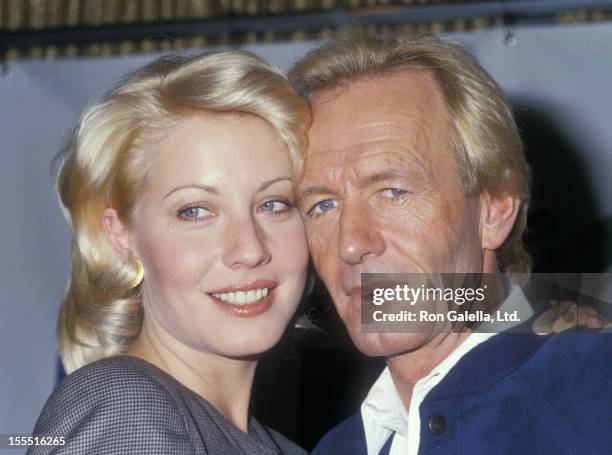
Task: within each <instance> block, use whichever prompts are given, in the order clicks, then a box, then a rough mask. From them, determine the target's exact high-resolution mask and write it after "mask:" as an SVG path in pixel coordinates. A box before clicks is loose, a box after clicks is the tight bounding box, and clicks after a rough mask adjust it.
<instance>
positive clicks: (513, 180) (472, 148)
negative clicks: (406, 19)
mask: <svg viewBox="0 0 612 455" xmlns="http://www.w3.org/2000/svg"><path fill="white" fill-rule="evenodd" d="M405 71H429V72H431V73H432V74H433V75H434V77H435V78H436V80H437V82H438V84H439V87H440V89H441V90H442V93H443V95H444V98H445V101H446V104H447V106H448V110H449V113H450V118H451V122H452V130H453V131H451V139H452V141H453V143H454V146H455V149H456V152H457V162H458V168H459V173H460V177H461V180H462V182H463V184H464V192H465V194H466V196H467V197H474V196H476V195H478V194H480V193H481V192H482V191H487V192H489V193H490V194H491V195H492V196H501V195H510V196H512V197H516V198H519V199H520V200H521V206H520V209H519V214H518V217H517V220H516V223H515V225H514V227H513V229H512V232H511V233H510V235H509V236H508V238H507V239H506V241H505V243H504V244H503V245H502V246H501V247H500V248H499V250H498V251H497V261H498V267H499V270H500V271H504V272H508V273H510V274H514V273H527V272H529V270H530V268H531V261H530V259H529V255H528V254H527V252H526V250H525V248H524V246H523V242H522V237H523V233H524V232H525V228H526V225H527V205H528V201H529V180H530V173H529V167H528V165H527V161H526V159H525V155H524V152H523V144H522V141H521V138H520V135H519V132H518V128H517V126H516V123H515V121H514V116H513V112H512V108H511V106H510V103H509V102H508V100H507V99H506V97H505V96H504V94H503V92H502V90H501V89H500V87H499V86H498V85H497V84H496V83H495V81H494V80H493V79H492V78H491V76H489V74H488V73H487V72H486V71H485V70H484V69H483V68H482V67H481V66H480V65H479V64H478V62H477V61H476V59H475V58H474V57H473V56H472V55H470V54H469V53H468V52H467V51H466V50H465V49H464V48H462V47H461V46H459V45H456V44H453V43H449V42H443V41H441V40H439V39H437V38H436V37H434V36H431V35H415V36H412V37H401V38H398V37H389V38H385V37H376V36H373V35H371V34H369V33H368V32H367V31H366V29H365V28H363V27H360V26H357V25H350V26H348V27H345V28H344V29H342V30H341V31H339V32H338V33H337V34H336V35H335V36H333V37H332V38H331V39H330V40H329V41H328V42H327V43H325V44H324V45H323V46H321V47H319V48H317V49H315V50H313V51H311V52H310V53H309V54H308V55H306V57H304V58H303V59H302V60H300V61H299V62H297V63H296V64H295V66H294V67H293V68H292V70H291V71H290V72H289V80H290V81H291V83H292V85H293V87H294V89H295V90H296V92H297V93H298V94H299V95H301V96H303V97H305V98H306V99H309V100H312V99H313V98H314V97H315V96H316V95H317V94H318V93H320V92H322V91H325V90H328V89H332V88H336V87H339V86H343V85H347V84H350V83H351V82H355V81H362V80H367V79H370V78H373V77H376V76H384V75H388V74H394V73H398V72H405ZM373 102H376V100H373Z"/></svg>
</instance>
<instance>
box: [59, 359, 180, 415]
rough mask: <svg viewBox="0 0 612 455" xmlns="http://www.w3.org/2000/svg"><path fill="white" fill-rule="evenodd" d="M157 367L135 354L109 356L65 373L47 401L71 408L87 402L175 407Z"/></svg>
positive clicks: (87, 403) (85, 404) (96, 404)
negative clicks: (130, 355) (133, 355)
mask: <svg viewBox="0 0 612 455" xmlns="http://www.w3.org/2000/svg"><path fill="white" fill-rule="evenodd" d="M156 371H157V369H156V368H155V367H153V366H152V365H150V364H148V363H147V362H146V361H144V360H141V359H138V358H136V357H129V356H112V357H107V358H104V359H101V360H97V361H95V362H92V363H90V364H88V365H85V366H83V367H81V368H79V369H78V370H76V371H74V372H73V373H71V374H70V375H68V376H66V377H65V378H64V379H63V380H62V381H61V382H60V383H59V384H58V386H57V387H56V388H55V390H54V391H53V393H52V394H51V396H50V397H49V400H48V401H49V402H55V403H57V404H58V405H60V406H61V405H63V404H64V403H63V402H66V403H65V404H66V405H69V406H71V407H73V406H74V405H75V404H76V403H78V404H79V405H80V406H85V407H88V405H95V406H102V405H104V404H107V405H109V406H112V405H113V404H114V403H119V404H120V405H121V406H122V407H123V408H125V407H126V406H130V407H136V406H149V407H153V406H154V407H156V408H159V406H160V405H162V404H166V405H168V406H169V407H173V406H175V405H174V403H173V400H172V398H171V396H170V394H169V392H168V390H167V389H166V387H164V384H163V381H161V380H160V378H159V377H158V376H157V375H156Z"/></svg>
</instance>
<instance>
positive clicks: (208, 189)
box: [162, 183, 219, 200]
mask: <svg viewBox="0 0 612 455" xmlns="http://www.w3.org/2000/svg"><path fill="white" fill-rule="evenodd" d="M186 189H199V190H204V191H206V192H208V193H211V194H215V195H217V194H219V191H217V188H215V187H214V186H210V185H202V184H199V183H188V184H187V185H181V186H177V187H176V188H172V189H171V190H170V191H168V192H167V193H166V195H165V196H164V197H163V198H162V200H164V199H166V198H167V197H168V196H170V195H171V194H172V193H174V192H176V191H179V190H186Z"/></svg>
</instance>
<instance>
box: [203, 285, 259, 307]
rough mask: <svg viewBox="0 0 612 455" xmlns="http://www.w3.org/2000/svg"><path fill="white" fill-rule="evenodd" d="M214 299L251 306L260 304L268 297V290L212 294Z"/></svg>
mask: <svg viewBox="0 0 612 455" xmlns="http://www.w3.org/2000/svg"><path fill="white" fill-rule="evenodd" d="M211 295H212V296H213V297H214V298H216V299H219V300H222V301H224V302H227V303H231V304H233V305H249V304H251V303H255V302H258V301H259V300H261V299H263V298H264V297H265V296H267V295H268V288H259V289H251V290H250V291H247V292H243V291H236V292H218V293H213V294H211Z"/></svg>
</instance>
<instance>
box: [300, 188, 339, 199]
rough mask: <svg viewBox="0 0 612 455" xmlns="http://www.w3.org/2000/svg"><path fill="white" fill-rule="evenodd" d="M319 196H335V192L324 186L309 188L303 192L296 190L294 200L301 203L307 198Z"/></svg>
mask: <svg viewBox="0 0 612 455" xmlns="http://www.w3.org/2000/svg"><path fill="white" fill-rule="evenodd" d="M321 194H335V192H334V191H332V190H331V189H330V188H328V187H326V186H309V187H306V188H305V189H304V190H298V192H297V197H296V199H297V200H298V201H301V200H302V199H306V198H307V197H310V196H315V195H321Z"/></svg>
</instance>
